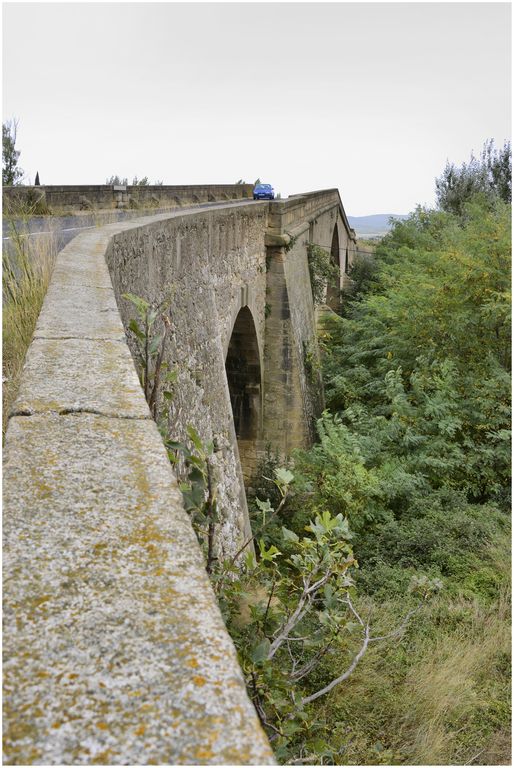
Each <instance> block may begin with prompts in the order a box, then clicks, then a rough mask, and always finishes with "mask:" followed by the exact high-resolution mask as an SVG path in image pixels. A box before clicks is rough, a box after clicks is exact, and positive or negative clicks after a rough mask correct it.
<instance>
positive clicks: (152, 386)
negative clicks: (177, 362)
mask: <svg viewBox="0 0 514 768" xmlns="http://www.w3.org/2000/svg"><path fill="white" fill-rule="evenodd" d="M123 298H124V299H126V300H127V301H130V303H131V304H132V305H133V306H134V308H135V310H136V315H137V317H135V318H134V317H133V318H132V319H131V320H130V321H129V326H128V328H129V331H130V333H131V334H132V339H133V341H134V345H135V347H136V362H137V364H138V371H139V380H140V382H141V386H142V388H143V391H144V393H145V397H146V401H147V403H148V406H149V408H150V411H151V413H152V416H153V418H154V419H155V421H156V422H157V425H158V427H159V429H160V430H161V433H162V434H163V435H165V434H166V433H167V416H168V409H169V402H170V400H171V399H172V397H173V385H174V384H175V382H176V380H177V376H178V371H177V370H176V369H173V370H168V364H167V363H166V362H165V361H164V353H165V350H166V340H167V338H168V335H169V333H170V330H171V320H170V317H169V315H168V313H167V310H168V309H169V305H170V304H171V297H168V298H167V299H165V300H164V301H162V302H161V303H160V304H159V305H158V306H154V305H152V304H151V303H150V302H148V301H146V300H145V299H143V298H141V297H140V296H134V294H132V293H125V294H123ZM157 324H160V326H161V330H160V332H158V331H156V327H157ZM163 374H164V375H163ZM161 384H164V385H165V387H164V388H162V387H161ZM159 397H160V398H161V406H160V403H159ZM162 406H164V408H163V407H162Z"/></svg>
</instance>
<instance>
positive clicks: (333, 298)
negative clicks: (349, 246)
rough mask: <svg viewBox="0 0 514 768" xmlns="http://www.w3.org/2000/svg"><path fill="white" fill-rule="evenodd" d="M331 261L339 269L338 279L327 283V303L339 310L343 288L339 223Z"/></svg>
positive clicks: (331, 250) (333, 238)
mask: <svg viewBox="0 0 514 768" xmlns="http://www.w3.org/2000/svg"><path fill="white" fill-rule="evenodd" d="M330 261H331V262H332V264H335V266H336V267H337V268H338V269H339V273H338V277H337V279H336V280H335V281H334V282H333V283H331V282H329V283H328V285H327V304H328V306H329V307H330V308H331V309H333V310H335V311H337V310H338V309H339V305H340V303H341V289H340V287H339V274H340V273H341V262H340V260H339V232H338V229H337V224H335V226H334V233H333V235H332V245H331V247H330Z"/></svg>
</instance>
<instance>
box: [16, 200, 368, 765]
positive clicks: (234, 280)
mask: <svg viewBox="0 0 514 768" xmlns="http://www.w3.org/2000/svg"><path fill="white" fill-rule="evenodd" d="M235 187H241V185H235ZM77 189H78V188H77ZM187 189H188V190H191V189H194V188H193V187H189V188H187ZM204 189H207V188H204ZM242 191H243V190H241V192H242ZM193 202H196V201H193ZM211 202H212V201H211ZM336 230H337V232H338V238H339V258H341V253H342V252H343V251H344V252H345V249H346V248H347V247H350V246H351V244H352V243H353V239H352V238H353V235H352V231H351V230H350V229H349V228H348V227H347V221H346V218H345V215H344V210H343V209H342V206H341V203H340V198H339V193H338V192H337V190H326V191H321V192H315V193H310V194H305V195H298V196H296V197H294V198H290V199H288V200H284V201H275V202H271V203H269V202H254V201H251V202H250V201H244V200H241V201H240V202H238V201H237V200H230V204H227V202H225V203H222V202H221V203H219V204H215V203H214V204H212V205H211V206H205V207H201V206H197V207H196V209H189V210H184V211H182V210H176V211H173V212H167V213H161V214H158V215H151V216H146V217H144V218H140V219H136V220H127V221H124V222H119V221H118V222H115V223H112V224H109V225H107V226H104V227H102V228H101V229H97V228H95V229H92V230H89V231H87V232H84V233H83V234H81V235H79V236H77V237H76V238H75V239H74V240H73V241H72V242H71V243H69V244H68V245H67V246H66V247H65V248H64V249H63V250H62V251H61V252H60V254H59V256H58V259H57V264H56V267H55V270H54V274H53V277H52V281H51V284H50V287H49V290H48V294H47V296H46V299H45V302H44V305H43V310H42V312H41V315H40V317H39V320H38V323H37V327H36V331H35V334H34V338H33V341H32V343H31V345H30V347H29V350H28V353H27V358H26V363H25V368H24V373H23V376H22V382H21V387H20V390H19V393H18V398H17V400H16V402H15V405H14V408H13V411H12V414H11V417H10V420H9V426H8V429H7V435H6V445H5V455H4V486H3V490H4V538H5V543H4V560H3V564H4V708H5V709H4V739H5V759H4V762H5V763H6V764H18V765H19V764H91V763H94V764H98V763H101V764H131V765H141V764H148V763H152V764H185V763H188V764H191V763H192V764H236V765H237V764H246V765H250V764H261V765H267V764H273V755H272V752H271V750H270V747H269V744H268V742H267V740H266V737H265V735H264V733H263V732H262V730H261V728H260V725H259V722H258V719H257V716H256V713H255V711H254V709H253V707H252V705H251V703H250V701H249V699H248V696H247V694H246V690H245V686H244V680H243V676H242V673H241V670H240V669H239V667H238V664H237V657H236V652H235V649H234V647H233V645H232V642H231V640H230V638H229V636H228V634H227V632H226V630H225V627H224V625H223V621H222V618H221V615H220V612H219V609H218V606H217V603H216V599H215V596H214V594H213V592H212V589H211V586H210V583H209V580H208V578H207V575H206V573H205V563H204V560H203V557H202V553H201V551H200V549H199V546H198V544H197V541H196V537H195V534H194V533H193V529H192V526H191V523H190V519H189V517H188V515H187V514H186V513H185V511H184V508H183V505H182V500H181V495H180V492H179V490H178V486H177V481H176V477H175V475H174V473H173V471H172V469H171V466H170V463H169V461H168V457H167V454H166V451H165V449H164V446H163V444H162V440H161V436H160V434H159V431H158V429H157V427H156V425H155V423H154V421H153V420H152V419H151V418H150V412H149V409H148V406H147V404H146V401H145V398H144V396H143V393H142V390H141V387H140V385H139V381H138V377H137V373H136V370H135V367H134V363H133V359H134V358H135V357H136V349H135V346H134V340H133V338H131V337H130V334H128V333H127V332H126V330H125V329H127V328H128V327H129V323H130V321H131V319H133V318H134V307H133V305H132V303H131V302H130V301H128V300H127V299H126V298H124V294H126V293H128V292H130V293H133V294H136V295H137V296H140V297H142V298H144V299H146V300H147V301H150V302H153V303H155V304H158V303H159V302H161V301H163V300H164V299H169V319H170V323H171V333H170V336H169V339H168V343H167V346H166V349H165V357H164V359H165V362H166V364H167V365H168V370H170V369H174V370H175V371H176V372H177V376H176V381H175V383H174V385H173V398H172V400H171V406H170V411H169V415H168V433H169V436H170V437H171V438H172V439H177V440H180V441H184V440H187V427H188V426H189V425H191V426H193V427H194V428H195V430H196V431H197V432H198V434H199V435H200V437H201V439H202V440H203V441H204V442H205V441H211V440H212V441H213V445H214V452H213V455H212V460H211V468H212V471H213V480H214V482H215V484H216V491H217V502H218V510H219V514H220V518H221V520H220V523H219V524H218V526H217V532H216V546H217V554H218V555H220V556H225V555H230V554H233V553H234V552H235V551H236V549H237V548H238V547H239V545H240V543H241V541H242V540H246V538H247V537H248V536H249V521H248V514H247V507H246V497H245V490H244V480H246V481H247V482H248V481H249V479H250V476H251V474H252V472H253V471H254V470H255V467H256V466H257V463H258V461H259V458H260V457H261V456H262V454H263V452H264V450H265V448H266V446H267V445H268V444H271V448H272V450H278V451H279V452H280V453H282V454H288V453H289V452H290V451H291V450H293V449H294V448H298V447H302V446H305V445H308V444H309V442H310V441H311V440H312V437H313V422H314V420H315V418H316V417H317V416H318V415H319V412H320V409H321V407H322V392H320V390H319V386H318V384H319V381H316V376H317V373H316V359H317V357H316V356H317V346H316V313H315V310H314V306H313V301H312V291H311V284H310V277H309V268H308V259H307V253H308V244H309V242H312V243H318V244H321V245H323V246H324V247H325V246H326V247H328V248H330V243H331V242H332V239H333V238H334V237H335V233H336ZM291 236H292V237H293V238H296V239H294V240H293V241H292V242H291V239H290V238H291ZM233 340H236V341H237V342H238V343H239V346H237V345H236V346H235V347H233V348H232V353H231V354H232V355H233V354H234V349H235V350H236V351H237V350H239V352H237V354H240V357H239V358H237V359H240V360H241V361H242V362H243V363H244V364H245V365H246V371H247V370H248V368H249V367H251V369H252V373H251V377H250V376H249V378H248V380H247V381H248V383H249V389H250V393H251V403H250V399H249V400H248V403H250V405H249V407H252V408H254V415H255V419H254V420H253V421H251V420H250V421H248V423H247V424H246V426H247V427H248V424H250V423H251V426H252V430H253V431H252V432H251V434H250V433H249V432H246V431H244V430H242V431H240V433H239V437H240V440H239V445H238V439H237V436H236V431H235V423H234V418H233V415H232V406H231V395H232V396H234V390H233V389H232V390H231V389H230V384H229V379H228V376H229V375H231V373H230V372H231V371H232V372H233V371H234V370H235V373H232V375H234V376H236V377H237V376H240V377H242V378H244V376H246V375H247V373H245V368H244V366H243V367H242V369H241V370H240V369H235V368H231V365H232V363H230V364H228V366H227V369H226V368H225V359H226V357H227V354H228V351H229V348H230V347H231V344H232V342H233ZM234 344H235V341H234ZM245 344H246V345H247V347H248V346H251V348H252V355H251V356H248V355H246V357H245V349H244V348H243V346H242V345H245ZM247 351H248V349H246V352H247ZM131 353H132V355H131ZM237 354H236V357H237ZM230 359H231V360H232V358H230ZM236 362H237V360H236ZM227 371H228V374H227ZM237 381H239V379H237ZM232 385H233V379H232ZM245 386H246V385H245ZM237 391H238V390H236V394H237ZM241 460H242V461H243V462H244V466H245V473H246V477H245V478H243V471H242V467H241ZM180 469H181V468H180V465H179V466H178V470H177V471H178V472H179V473H180Z"/></svg>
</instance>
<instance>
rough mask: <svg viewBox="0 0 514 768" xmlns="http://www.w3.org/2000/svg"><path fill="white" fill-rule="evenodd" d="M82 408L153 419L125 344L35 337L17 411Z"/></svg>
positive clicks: (32, 411)
mask: <svg viewBox="0 0 514 768" xmlns="http://www.w3.org/2000/svg"><path fill="white" fill-rule="evenodd" d="M83 411H89V412H93V413H98V414H102V415H104V416H118V417H120V418H127V419H149V418H151V417H150V411H149V409H148V406H147V404H146V400H145V398H144V395H143V392H142V390H141V386H140V384H139V379H138V377H137V374H136V370H135V368H134V362H133V360H132V357H131V355H130V352H129V350H128V347H127V346H126V344H124V343H120V342H118V341H103V340H98V341H90V340H88V339H34V341H33V342H32V344H31V346H30V347H29V350H28V352H27V357H26V360H25V366H24V369H23V376H22V380H21V384H20V389H19V392H18V397H17V398H16V402H15V403H14V406H13V411H12V412H13V413H14V414H18V415H20V414H23V415H30V414H34V413H48V412H55V413H69V412H83Z"/></svg>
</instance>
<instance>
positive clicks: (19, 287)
mask: <svg viewBox="0 0 514 768" xmlns="http://www.w3.org/2000/svg"><path fill="white" fill-rule="evenodd" d="M27 232H28V229H27V226H26V223H25V224H24V223H23V222H22V223H21V224H20V222H19V220H17V221H16V222H15V221H14V219H11V220H10V226H9V235H10V237H11V240H10V241H8V243H7V244H5V243H4V248H3V252H2V299H3V312H2V350H3V354H2V381H3V386H2V435H3V436H4V435H5V430H6V428H7V419H8V417H9V411H10V410H11V407H12V405H13V402H14V400H15V398H16V393H17V391H18V387H19V383H20V377H21V372H22V368H23V361H24V359H25V353H26V351H27V349H28V346H29V344H30V342H31V339H32V335H33V333H34V329H35V327H36V321H37V318H38V315H39V312H40V310H41V306H42V304H43V299H44V298H45V294H46V291H47V288H48V284H49V282H50V277H51V275H52V270H53V266H54V263H55V258H56V255H57V247H56V237H55V235H54V233H53V232H51V233H49V234H45V235H36V236H35V237H28V236H27Z"/></svg>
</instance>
